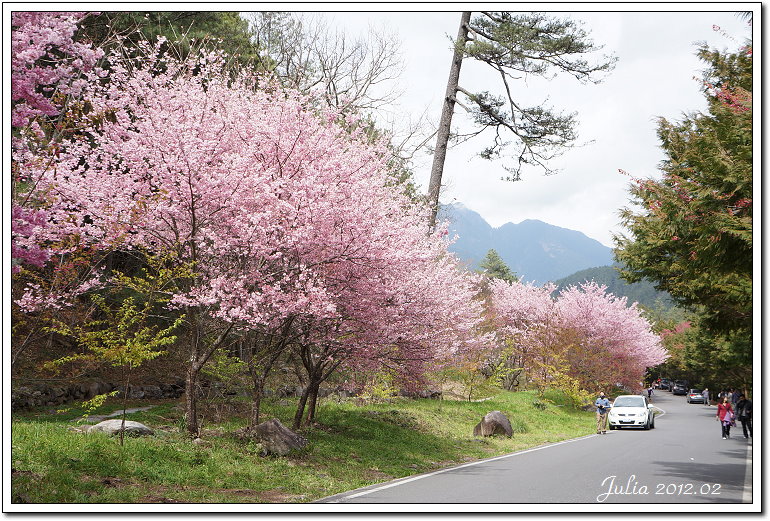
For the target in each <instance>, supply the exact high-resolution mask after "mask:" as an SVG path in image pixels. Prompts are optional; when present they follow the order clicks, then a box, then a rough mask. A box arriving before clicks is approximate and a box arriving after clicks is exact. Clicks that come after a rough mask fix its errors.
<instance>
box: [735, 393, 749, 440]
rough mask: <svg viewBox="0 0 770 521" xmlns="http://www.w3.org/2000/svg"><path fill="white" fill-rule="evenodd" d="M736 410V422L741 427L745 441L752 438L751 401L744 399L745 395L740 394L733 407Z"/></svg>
mask: <svg viewBox="0 0 770 521" xmlns="http://www.w3.org/2000/svg"><path fill="white" fill-rule="evenodd" d="M735 410H736V413H735V414H736V416H737V417H738V420H739V421H740V422H741V426H742V427H743V437H744V438H746V439H747V440H748V439H749V438H753V437H754V433H753V432H752V430H751V414H752V412H753V411H752V403H751V400H747V399H746V395H744V394H741V395H740V397H739V399H738V403H737V404H736V407H735Z"/></svg>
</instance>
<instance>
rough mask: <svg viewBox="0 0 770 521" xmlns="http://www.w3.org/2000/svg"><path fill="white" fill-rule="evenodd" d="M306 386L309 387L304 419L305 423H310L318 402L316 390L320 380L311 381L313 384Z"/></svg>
mask: <svg viewBox="0 0 770 521" xmlns="http://www.w3.org/2000/svg"><path fill="white" fill-rule="evenodd" d="M308 387H309V388H310V403H309V404H308V409H307V418H306V420H305V424H306V425H310V424H311V423H312V422H313V421H314V420H315V411H316V404H317V403H318V391H319V389H320V387H321V382H320V381H316V382H313V384H312V385H310V386H308Z"/></svg>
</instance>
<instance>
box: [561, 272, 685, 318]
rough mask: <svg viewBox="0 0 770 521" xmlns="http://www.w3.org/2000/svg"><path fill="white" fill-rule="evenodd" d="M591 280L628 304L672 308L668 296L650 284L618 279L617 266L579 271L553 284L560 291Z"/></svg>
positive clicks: (671, 301)
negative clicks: (625, 299)
mask: <svg viewBox="0 0 770 521" xmlns="http://www.w3.org/2000/svg"><path fill="white" fill-rule="evenodd" d="M591 280H593V281H594V282H596V283H597V284H601V285H604V286H607V291H608V292H610V293H612V294H614V295H617V296H619V297H627V298H628V302H629V303H631V302H638V303H639V304H640V305H641V306H644V307H645V308H648V309H651V308H655V307H658V306H661V307H662V308H663V309H666V310H668V309H671V308H673V307H674V302H673V300H672V299H671V297H670V296H669V294H668V293H665V292H660V291H658V290H656V289H655V287H654V286H653V285H652V284H651V283H650V282H647V281H642V282H635V283H633V284H629V283H627V282H626V281H624V280H623V279H622V278H620V274H619V273H618V270H617V264H615V265H613V266H600V267H598V268H588V269H585V270H580V271H578V272H577V273H573V274H572V275H569V276H567V277H564V278H562V279H559V280H557V281H555V282H554V283H555V284H556V285H557V286H558V290H561V289H563V288H565V287H567V286H575V285H578V284H581V283H583V282H588V281H591Z"/></svg>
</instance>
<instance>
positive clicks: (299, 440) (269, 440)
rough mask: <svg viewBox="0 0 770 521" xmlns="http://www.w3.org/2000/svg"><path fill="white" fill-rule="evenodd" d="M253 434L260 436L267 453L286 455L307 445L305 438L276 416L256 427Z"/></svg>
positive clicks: (263, 448)
mask: <svg viewBox="0 0 770 521" xmlns="http://www.w3.org/2000/svg"><path fill="white" fill-rule="evenodd" d="M253 434H254V435H255V436H256V437H258V438H259V440H260V442H261V443H262V450H263V451H264V452H265V454H273V455H276V456H285V455H287V454H288V453H289V452H291V451H292V450H299V449H301V448H303V447H305V446H306V445H307V440H306V439H305V438H303V437H302V436H300V435H299V434H296V433H294V432H292V431H290V430H289V429H287V428H286V427H284V426H283V424H282V423H281V422H280V421H278V420H277V419H275V418H273V419H272V420H268V421H266V422H263V423H260V424H259V425H257V426H256V427H254V429H253Z"/></svg>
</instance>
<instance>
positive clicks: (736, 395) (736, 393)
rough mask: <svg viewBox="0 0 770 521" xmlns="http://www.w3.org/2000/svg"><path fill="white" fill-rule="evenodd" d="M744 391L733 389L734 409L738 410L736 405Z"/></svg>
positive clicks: (731, 398) (731, 399) (732, 400)
mask: <svg viewBox="0 0 770 521" xmlns="http://www.w3.org/2000/svg"><path fill="white" fill-rule="evenodd" d="M742 394H743V393H742V392H740V391H739V390H738V389H733V395H732V397H730V401H731V402H733V410H734V411H737V410H738V409H737V408H736V405H737V404H738V400H740V399H741V395H742Z"/></svg>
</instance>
